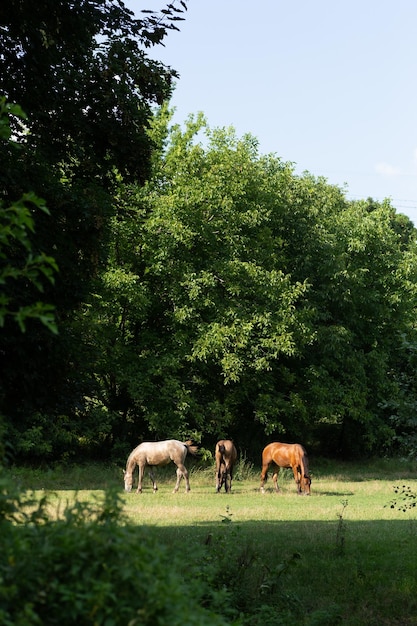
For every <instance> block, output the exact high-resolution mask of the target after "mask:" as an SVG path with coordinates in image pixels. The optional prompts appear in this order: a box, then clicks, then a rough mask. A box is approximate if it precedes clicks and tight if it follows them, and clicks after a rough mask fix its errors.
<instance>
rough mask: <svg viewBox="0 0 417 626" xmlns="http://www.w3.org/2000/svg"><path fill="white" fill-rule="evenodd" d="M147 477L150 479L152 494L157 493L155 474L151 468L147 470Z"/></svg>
mask: <svg viewBox="0 0 417 626" xmlns="http://www.w3.org/2000/svg"><path fill="white" fill-rule="evenodd" d="M149 476H150V479H151V481H152V486H153V492H154V493H155V491H158V487H157V485H156V480H155V474H154V473H153V468H152V467H151V468H150V469H149Z"/></svg>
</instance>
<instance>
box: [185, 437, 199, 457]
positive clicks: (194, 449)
mask: <svg viewBox="0 0 417 626" xmlns="http://www.w3.org/2000/svg"><path fill="white" fill-rule="evenodd" d="M184 446H185V447H186V448H187V452H188V454H192V455H193V456H195V455H196V454H197V452H198V446H195V445H194V444H193V442H192V441H191V440H189V441H184Z"/></svg>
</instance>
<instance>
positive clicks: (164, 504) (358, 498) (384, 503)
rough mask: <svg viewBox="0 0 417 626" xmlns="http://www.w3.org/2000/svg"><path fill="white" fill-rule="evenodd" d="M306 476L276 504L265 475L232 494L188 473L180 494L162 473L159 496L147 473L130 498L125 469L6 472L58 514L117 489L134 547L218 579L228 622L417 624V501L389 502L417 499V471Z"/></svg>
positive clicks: (287, 483)
mask: <svg viewBox="0 0 417 626" xmlns="http://www.w3.org/2000/svg"><path fill="white" fill-rule="evenodd" d="M189 466H190V464H189ZM310 469H311V474H312V485H311V496H299V495H297V493H296V485H295V482H294V479H293V476H292V472H291V470H285V471H284V472H282V470H281V472H282V473H281V475H280V479H279V484H280V488H281V493H280V494H276V493H275V492H274V491H273V484H272V480H271V477H270V479H269V480H268V482H267V483H266V485H265V493H263V494H262V493H260V490H259V486H260V469H259V470H258V469H257V468H252V467H249V466H248V465H247V464H244V463H240V464H238V466H237V469H236V472H235V477H234V481H233V491H232V493H231V494H226V493H224V492H221V493H216V489H215V472H214V466H213V467H210V468H206V469H201V468H199V467H198V466H197V465H195V466H193V467H192V468H191V470H190V485H191V491H190V492H189V493H185V485H184V481H182V482H181V485H180V490H179V492H178V493H175V494H174V493H172V490H173V487H174V484H175V478H176V476H175V467H174V466H173V465H172V464H171V465H170V466H168V467H165V468H160V469H158V472H157V477H158V487H159V489H158V491H157V492H155V493H154V492H153V489H152V483H151V481H150V479H149V476H148V473H147V472H146V475H145V478H144V483H143V492H142V493H141V494H136V493H135V492H134V491H132V492H131V493H125V492H123V475H122V468H121V467H110V468H109V467H107V468H106V467H101V466H95V467H93V468H92V467H88V468H82V467H75V468H72V469H68V468H67V469H64V468H61V469H59V468H57V469H55V470H51V471H49V472H44V471H38V472H32V471H31V472H28V473H27V474H26V473H24V471H23V470H21V469H19V470H12V471H11V473H12V474H14V477H15V478H17V479H18V480H19V481H21V482H22V483H24V485H25V488H26V489H34V490H35V494H36V495H37V497H38V496H39V497H40V496H41V495H44V494H45V493H48V494H49V496H50V505H49V506H50V507H51V509H55V510H57V505H58V504H60V505H61V506H62V504H63V503H65V502H67V501H70V502H71V501H73V500H75V499H76V498H77V499H78V500H80V501H90V500H92V499H93V498H95V497H97V495H100V494H102V493H103V490H106V489H110V488H113V487H115V488H118V489H120V498H121V502H122V508H123V512H124V514H125V516H126V521H127V522H128V523H129V524H132V525H134V526H137V528H138V542H140V538H141V536H143V534H146V535H147V536H152V537H156V538H157V539H158V543H160V544H161V545H165V546H166V547H167V550H172V551H174V552H175V553H177V554H181V555H182V557H183V559H184V568H188V567H189V566H190V564H192V567H194V568H196V571H198V568H199V565H201V576H208V575H209V574H208V573H207V572H209V571H213V572H215V576H216V577H217V578H216V584H217V585H218V589H219V592H220V591H222V590H223V591H227V592H228V594H229V595H228V596H227V597H228V598H229V603H230V604H231V605H232V606H229V607H225V615H226V617H228V619H230V616H232V617H233V618H236V616H237V615H240V619H241V620H242V621H241V622H240V623H242V624H245V625H246V624H247V625H248V626H249V625H250V626H258V625H259V626H261V625H262V626H275V625H288V626H307V625H308V626H314V625H317V626H326V625H327V624H328V625H329V626H333V625H334V624H338V623H340V624H346V625H348V626H360V625H364V624H366V625H367V626H373V625H375V626H377V625H378V626H381V625H398V626H400V625H417V518H416V514H417V508H414V507H411V508H410V507H407V508H406V510H405V511H403V510H402V506H403V504H404V502H405V503H406V504H409V503H412V502H413V501H415V500H413V498H411V499H410V498H409V499H407V500H405V501H404V499H403V496H402V495H401V493H399V494H397V495H395V493H394V488H395V487H396V486H399V487H400V492H401V490H402V488H403V486H405V487H406V488H409V489H410V492H411V494H416V493H417V464H416V463H410V462H405V461H404V462H400V461H396V462H392V461H388V460H379V461H377V462H373V463H369V464H367V465H364V464H342V463H337V464H336V463H334V462H326V461H320V460H317V461H315V460H314V459H312V460H311V462H310ZM136 485H137V476H135V480H134V488H135V486H136ZM394 499H396V504H394V505H393V507H392V506H391V504H392V503H393V501H394ZM229 609H230V615H229V616H228V610H229ZM232 609H233V610H232Z"/></svg>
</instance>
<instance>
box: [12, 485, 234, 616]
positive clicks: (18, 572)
mask: <svg viewBox="0 0 417 626" xmlns="http://www.w3.org/2000/svg"><path fill="white" fill-rule="evenodd" d="M0 487H1V497H0V537H1V542H2V547H1V550H0V623H1V624H3V625H4V626H12V625H13V626H32V625H33V626H35V625H36V626H37V625H38V624H39V625H42V626H49V625H53V624H59V625H60V626H66V625H73V624H77V626H78V625H80V626H81V625H86V626H87V625H90V624H91V625H94V626H99V625H100V626H101V625H103V626H117V625H119V624H120V625H123V626H127V625H129V626H136V625H139V624H140V625H141V626H165V625H166V624H170V626H177V625H178V626H180V625H181V626H204V625H205V624H207V625H209V624H210V626H216V625H219V626H220V624H221V625H225V624H226V623H227V621H226V620H225V619H224V616H220V615H218V614H216V613H215V612H214V610H210V604H211V605H212V606H214V603H216V602H217V605H220V602H219V599H217V600H216V599H215V592H213V591H212V590H211V589H209V588H208V585H207V583H204V581H203V580H199V579H198V578H196V577H195V576H193V575H192V571H191V570H190V571H189V573H188V576H187V566H186V564H185V563H184V562H183V561H181V560H180V559H179V558H178V557H175V556H173V555H172V554H169V553H168V551H167V549H164V548H162V547H161V546H158V545H156V542H155V540H151V539H150V538H149V537H147V535H146V529H144V528H138V527H137V526H135V527H133V526H131V525H129V524H127V523H125V522H124V520H123V519H122V514H121V503H120V501H119V496H117V495H116V494H115V493H114V494H110V495H108V496H107V497H106V500H105V502H104V504H103V505H100V506H99V505H97V506H92V505H91V504H84V503H79V502H76V503H75V504H74V505H72V506H67V508H66V510H65V511H64V514H63V516H61V519H59V520H51V519H50V518H49V516H48V514H47V504H48V503H47V501H46V499H44V500H43V501H42V502H41V503H40V504H39V505H37V508H34V506H33V503H31V502H30V501H29V502H23V501H22V499H21V498H17V499H16V496H15V495H13V494H11V493H10V491H9V489H8V487H7V485H6V483H5V481H4V480H3V479H2V482H1V485H0ZM30 507H32V509H31V508H30ZM28 511H29V512H28ZM201 604H204V606H201Z"/></svg>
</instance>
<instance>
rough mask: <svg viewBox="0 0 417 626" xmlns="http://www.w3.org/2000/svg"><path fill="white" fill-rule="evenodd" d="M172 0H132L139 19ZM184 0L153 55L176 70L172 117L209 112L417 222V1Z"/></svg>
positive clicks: (263, 148)
mask: <svg viewBox="0 0 417 626" xmlns="http://www.w3.org/2000/svg"><path fill="white" fill-rule="evenodd" d="M167 3H168V0H167V2H166V3H165V2H164V0H148V1H146V0H126V4H127V6H129V8H131V9H132V10H133V11H135V13H136V14H137V15H138V16H139V12H140V10H141V9H144V8H149V9H159V8H163V7H164V6H165V4H167ZM187 4H188V11H187V13H186V14H185V16H186V21H184V22H180V23H179V27H180V32H171V33H170V34H169V35H168V37H167V38H166V40H165V47H160V46H158V47H156V48H154V49H153V50H151V52H150V54H151V56H152V57H153V58H155V59H158V60H161V61H162V62H164V63H166V64H167V65H170V66H171V67H173V68H175V69H176V70H177V71H178V72H179V74H180V78H179V80H178V82H177V85H176V88H175V92H174V95H173V99H172V106H173V107H175V110H176V113H175V117H174V121H175V122H178V123H182V122H183V121H184V120H185V119H186V118H187V116H188V115H189V114H190V113H197V112H199V111H202V112H203V113H204V114H205V116H206V117H207V120H208V123H209V125H210V126H211V127H218V126H220V127H224V126H226V127H227V126H233V127H234V128H235V129H236V132H237V134H238V135H239V136H240V135H243V134H245V133H251V134H252V135H254V136H255V137H256V138H257V139H258V141H259V149H260V152H261V153H262V154H266V153H269V152H273V153H275V154H276V155H277V156H279V157H280V158H281V159H283V160H284V161H291V162H293V163H294V165H295V168H296V172H297V173H301V172H303V171H305V170H308V171H309V172H311V173H312V174H314V175H317V176H324V177H325V178H327V180H328V182H329V183H331V184H335V185H338V186H340V187H343V188H344V189H345V192H346V196H347V197H348V198H350V199H360V198H367V197H369V196H371V197H373V198H375V199H377V200H382V199H383V198H390V199H391V200H392V203H393V205H394V206H395V207H396V208H397V211H398V212H400V213H405V214H406V215H408V216H409V217H410V218H411V219H412V220H413V222H414V223H415V224H416V225H417V80H416V70H417V36H416V24H417V1H416V0H395V2H394V0H294V1H289V0H286V1H285V2H284V1H283V0H258V1H257V2H254V0H250V1H249V0H206V1H204V0H188V3H187Z"/></svg>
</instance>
